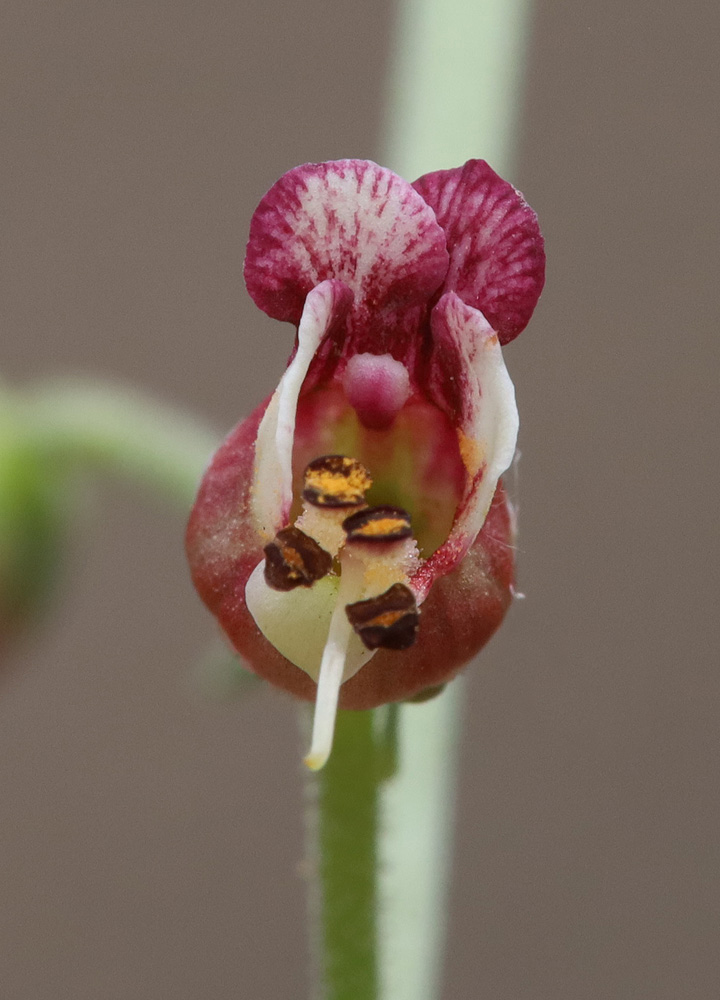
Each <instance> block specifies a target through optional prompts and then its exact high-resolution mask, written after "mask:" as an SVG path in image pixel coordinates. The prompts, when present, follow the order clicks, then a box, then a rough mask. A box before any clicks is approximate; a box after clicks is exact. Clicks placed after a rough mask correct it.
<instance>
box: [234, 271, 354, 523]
mask: <svg viewBox="0 0 720 1000" xmlns="http://www.w3.org/2000/svg"><path fill="white" fill-rule="evenodd" d="M335 304H336V286H335V285H334V283H333V282H331V281H323V282H322V283H321V284H319V285H317V286H316V287H315V288H313V290H312V291H311V292H310V293H309V295H308V297H307V299H306V300H305V308H304V309H303V313H302V317H301V319H300V325H299V327H298V347H297V351H296V352H295V357H294V358H293V359H292V361H291V362H290V364H289V365H288V367H287V369H286V371H285V374H284V375H283V377H282V378H281V379H280V383H279V385H278V387H277V389H276V390H275V392H274V394H273V396H272V399H271V400H270V403H269V404H268V407H267V409H266V410H265V414H264V416H263V418H262V420H261V422H260V427H259V428H258V434H257V438H256V441H255V466H254V470H253V487H252V504H253V515H254V517H255V522H256V524H257V527H258V530H259V532H260V533H261V535H263V537H265V538H267V539H270V538H273V537H274V536H275V534H276V533H277V532H278V531H279V530H280V528H282V527H284V526H285V525H286V524H287V522H288V519H289V516H290V507H291V505H292V484H293V477H292V452H293V441H294V439H295V417H296V414H297V404H298V397H299V395H300V390H301V389H302V384H303V382H304V381H305V376H306V375H307V373H308V369H309V367H310V363H311V362H312V359H313V357H314V356H315V353H316V351H317V349H318V347H319V346H320V344H321V342H322V340H323V337H324V336H325V334H326V333H327V331H328V329H329V327H330V324H331V323H332V321H333V318H334V307H335Z"/></svg>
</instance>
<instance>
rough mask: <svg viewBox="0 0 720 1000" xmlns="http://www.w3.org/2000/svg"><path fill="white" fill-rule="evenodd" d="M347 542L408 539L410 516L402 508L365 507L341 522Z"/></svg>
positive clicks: (410, 530)
mask: <svg viewBox="0 0 720 1000" xmlns="http://www.w3.org/2000/svg"><path fill="white" fill-rule="evenodd" d="M343 529H344V531H345V534H346V535H347V539H348V541H349V542H399V541H400V540H401V539H403V538H410V536H411V535H412V527H411V526H410V515H409V514H408V512H407V511H405V510H403V509H402V507H366V508H365V510H359V511H358V512H357V513H356V514H351V515H350V517H346V518H345V520H344V521H343Z"/></svg>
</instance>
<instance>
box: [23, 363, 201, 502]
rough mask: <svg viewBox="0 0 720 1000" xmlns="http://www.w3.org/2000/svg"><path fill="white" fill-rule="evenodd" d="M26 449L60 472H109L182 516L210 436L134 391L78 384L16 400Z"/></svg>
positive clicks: (55, 385)
mask: <svg viewBox="0 0 720 1000" xmlns="http://www.w3.org/2000/svg"><path fill="white" fill-rule="evenodd" d="M17 401H18V405H19V408H20V410H19V412H21V413H22V426H23V428H24V435H25V440H26V443H27V446H28V447H29V448H31V449H33V451H34V452H35V453H36V454H37V455H38V457H39V458H40V459H42V460H44V461H46V462H47V463H49V464H51V465H52V466H54V467H57V468H58V469H59V470H60V471H61V472H65V471H79V472H93V473H102V474H110V475H112V476H115V477H118V478H122V479H129V480H131V481H134V482H137V483H139V484H141V485H143V486H146V487H148V488H149V489H150V490H152V491H153V492H156V493H159V494H161V495H164V496H165V497H167V498H168V499H169V500H170V501H171V502H172V503H173V504H175V505H177V506H178V507H179V508H180V509H181V510H182V511H183V512H186V511H187V510H188V508H189V505H190V504H191V503H192V500H193V498H194V496H195V492H196V490H197V486H198V483H199V481H200V477H201V475H202V472H203V469H204V468H205V466H206V464H207V462H208V460H209V458H210V455H211V454H212V452H213V450H214V448H215V447H216V444H217V436H216V435H215V434H213V433H212V432H211V431H210V430H209V429H206V428H205V427H204V426H203V425H202V424H200V423H199V422H198V421H197V420H195V419H193V418H191V417H189V416H188V415H187V414H186V413H185V412H182V411H180V410H176V409H174V408H172V407H169V406H164V405H162V404H160V403H158V402H156V401H155V400H150V399H148V398H147V397H145V396H143V395H141V394H140V393H139V392H137V391H136V390H134V389H127V388H123V387H120V386H118V385H115V384H102V383H97V382H87V381H82V380H79V379H78V380H72V381H54V382H48V383H46V384H43V385H38V386H34V387H33V388H32V389H31V390H28V391H26V392H25V393H23V394H22V395H21V396H20V395H19V396H18V397H17Z"/></svg>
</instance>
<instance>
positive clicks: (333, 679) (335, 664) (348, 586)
mask: <svg viewBox="0 0 720 1000" xmlns="http://www.w3.org/2000/svg"><path fill="white" fill-rule="evenodd" d="M364 576H365V573H364V567H363V564H362V563H361V562H360V561H359V560H356V559H355V558H354V557H353V556H352V554H350V553H347V552H344V553H343V557H342V575H341V577H340V587H339V589H338V596H337V604H336V605H335V610H334V611H333V614H332V618H331V619H330V630H329V632H328V637H327V642H326V644H325V649H324V650H323V656H322V662H321V663H320V674H319V676H318V685H317V694H316V696H315V714H314V716H313V731H312V741H311V745H310V752H309V753H308V755H307V757H306V758H305V764H306V765H307V766H308V767H309V768H310V770H311V771H319V770H320V768H321V767H323V766H324V765H325V763H326V762H327V759H328V757H329V756H330V751H331V749H332V742H333V734H334V732H335V718H336V715H337V703H338V698H339V696H340V685H341V684H342V681H343V672H344V670H345V657H346V655H347V647H348V642H349V640H350V637H351V635H352V628H351V626H350V622H349V620H348V617H347V615H346V614H345V605H346V604H347V602H348V601H349V600H352V598H353V597H357V596H358V595H359V594H361V593H362V589H363V583H364Z"/></svg>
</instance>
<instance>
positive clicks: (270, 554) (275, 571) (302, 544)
mask: <svg viewBox="0 0 720 1000" xmlns="http://www.w3.org/2000/svg"><path fill="white" fill-rule="evenodd" d="M331 567H332V556H331V555H330V553H329V552H326V551H325V549H323V548H322V547H321V546H320V545H318V543H317V542H316V541H315V539H314V538H311V537H310V535H306V534H305V532H304V531H301V530H300V529H299V528H296V527H295V526H294V525H291V526H290V527H288V528H283V529H282V531H279V532H278V533H277V535H276V536H275V538H274V539H273V541H272V542H270V543H269V545H266V546H265V582H266V583H267V585H268V587H272V589H273V590H294V589H295V587H310V586H312V584H313V583H315V581H316V580H320V579H321V578H322V577H324V576H325V575H326V574H327V573H329V572H330V568H331Z"/></svg>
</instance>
